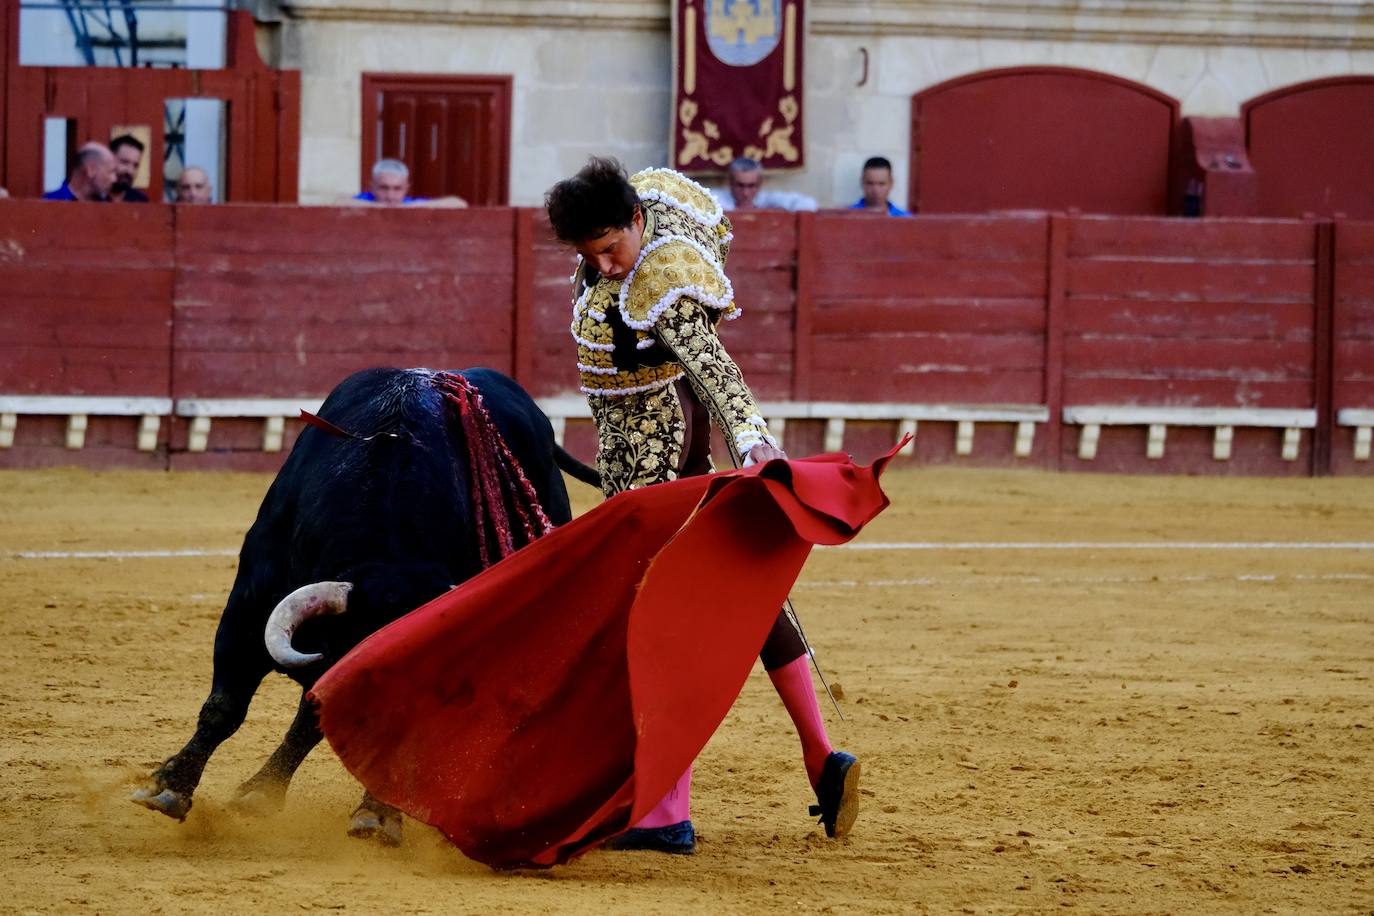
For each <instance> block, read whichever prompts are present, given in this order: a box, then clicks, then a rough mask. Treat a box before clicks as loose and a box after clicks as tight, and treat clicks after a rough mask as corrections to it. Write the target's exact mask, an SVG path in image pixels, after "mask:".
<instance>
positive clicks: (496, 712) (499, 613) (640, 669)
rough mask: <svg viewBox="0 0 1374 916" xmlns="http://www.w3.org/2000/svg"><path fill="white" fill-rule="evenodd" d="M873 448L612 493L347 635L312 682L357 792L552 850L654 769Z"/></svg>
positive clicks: (478, 855) (624, 801)
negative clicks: (347, 643) (420, 602)
mask: <svg viewBox="0 0 1374 916" xmlns="http://www.w3.org/2000/svg"><path fill="white" fill-rule="evenodd" d="M894 452H895V449H894ZM891 456H892V453H889V454H888V455H886V456H884V457H882V458H880V459H879V460H878V461H876V462H874V463H873V466H872V467H871V468H862V467H856V466H855V465H853V464H851V463H850V462H849V460H848V459H847V458H845V457H844V456H841V455H823V456H820V457H817V458H810V459H805V460H802V461H772V462H768V463H767V464H764V465H760V466H756V467H753V468H749V469H746V470H743V471H731V472H726V473H722V474H713V475H711V476H708V477H690V478H686V479H684V480H678V481H673V482H671V483H664V484H659V485H656V486H653V487H647V488H644V489H639V490H632V491H629V492H626V493H621V494H619V495H617V496H615V497H613V498H611V499H609V500H607V501H606V502H604V503H602V504H601V505H599V506H597V507H596V508H595V509H593V510H591V511H590V512H588V513H586V514H585V515H583V516H581V517H580V518H577V519H575V520H574V521H572V522H569V523H568V524H566V525H564V526H562V527H561V528H558V529H556V530H554V531H553V532H552V533H550V534H548V535H546V536H544V537H543V538H540V539H539V540H538V541H535V542H534V543H533V544H531V545H529V546H528V547H525V548H524V549H522V550H519V551H517V552H516V553H514V554H512V555H511V556H509V557H507V558H506V559H505V560H503V561H502V562H500V563H498V564H496V565H495V566H492V567H491V568H490V569H488V570H486V571H485V572H483V573H482V574H481V575H479V576H477V577H476V578H473V579H471V580H469V581H468V582H465V583H464V584H462V585H460V586H458V587H457V588H455V589H453V590H452V591H450V592H447V593H446V594H444V595H441V596H440V597H438V598H436V599H434V600H433V601H431V602H430V603H429V604H426V605H425V606H424V607H421V608H419V609H418V610H416V611H414V612H412V613H410V614H408V615H406V616H405V617H403V618H402V619H400V620H398V621H396V622H395V623H393V624H391V625H390V626H388V627H386V628H384V629H382V630H380V631H378V632H377V633H375V634H374V635H372V636H371V637H370V638H368V639H367V640H366V641H364V642H363V643H362V644H360V645H359V646H358V647H357V648H355V649H354V650H353V651H352V652H350V653H349V654H348V655H347V656H345V657H344V658H343V659H342V660H341V661H340V662H339V663H338V664H336V665H335V666H334V667H333V668H331V669H330V670H329V671H328V673H326V674H325V676H324V677H322V678H321V679H320V680H319V682H318V683H316V685H315V688H314V690H313V691H312V694H313V697H314V699H315V700H316V702H317V703H318V704H319V712H320V727H321V729H322V730H323V731H324V734H325V736H326V737H327V738H328V739H329V742H330V744H332V745H333V747H334V750H335V751H336V752H337V753H338V755H339V759H340V760H342V761H343V764H344V766H345V767H347V768H348V770H349V771H350V772H351V773H353V775H355V776H356V777H357V778H358V779H359V780H360V781H361V782H362V783H363V785H364V786H366V787H367V789H368V791H370V792H371V793H372V794H373V795H374V796H376V797H377V798H379V799H381V800H382V801H385V802H387V803H388V804H391V805H395V806H396V807H398V808H400V809H401V810H402V811H404V812H406V813H407V814H409V815H410V816H411V817H414V818H416V819H418V820H421V821H424V822H426V823H428V824H432V825H434V826H435V827H437V828H439V829H440V830H442V831H443V832H444V833H445V834H446V835H447V836H448V837H449V838H450V839H451V840H452V841H453V842H454V843H456V844H457V845H458V847H459V848H460V849H462V851H463V852H464V853H465V854H466V855H468V856H470V857H471V858H473V859H476V860H478V861H481V862H485V863H487V864H489V865H492V866H495V867H511V866H516V865H553V864H557V863H559V862H565V861H567V860H568V859H570V858H572V857H573V856H576V855H578V854H580V853H582V852H585V851H586V850H587V849H589V848H590V847H592V846H594V845H596V844H597V843H599V842H600V841H602V840H604V839H606V838H607V837H609V836H613V835H614V834H617V833H620V832H621V831H623V830H625V829H626V828H627V827H629V826H630V825H632V824H634V823H635V822H636V821H638V820H639V819H640V818H641V817H643V816H644V814H646V813H647V812H648V811H649V809H651V808H652V807H653V806H654V805H655V804H656V803H657V802H658V801H659V799H661V798H662V797H663V796H664V795H665V794H666V793H667V791H668V790H669V789H670V788H672V786H673V784H674V783H675V782H676V781H677V779H678V777H679V776H680V775H681V774H682V772H683V771H684V770H686V768H687V765H688V764H689V763H691V762H692V760H693V759H694V758H695V757H696V756H697V754H698V753H699V752H700V751H701V749H702V747H704V746H705V744H706V742H707V740H708V739H709V738H710V737H711V734H712V733H713V732H714V731H715V730H716V727H717V726H718V725H719V724H720V722H721V720H722V719H724V717H725V714H726V712H727V711H728V710H729V708H730V705H731V704H732V703H733V702H734V701H735V698H736V697H737V696H738V694H739V691H740V688H741V687H742V686H743V685H744V680H745V678H746V677H747V676H748V674H749V671H750V669H751V668H752V667H753V664H754V659H755V658H756V657H757V655H758V652H759V648H760V647H761V646H762V645H763V641H764V637H765V636H766V635H767V633H768V630H769V628H770V627H771V626H772V624H773V620H774V618H776V617H777V615H778V608H779V607H780V606H781V605H782V602H783V600H784V598H786V596H787V593H788V591H789V589H791V587H792V584H793V583H794V582H795V581H796V577H797V575H798V574H799V573H800V572H801V568H802V563H803V562H804V561H805V560H806V556H807V554H808V553H810V551H811V547H812V545H813V544H839V543H842V542H844V541H847V540H849V539H850V538H852V537H853V536H854V535H855V534H857V533H858V531H859V529H860V528H862V527H863V525H864V524H866V523H867V522H868V521H869V520H870V519H872V518H873V517H874V516H875V515H877V514H878V513H879V512H881V511H882V510H883V509H884V508H885V507H886V506H887V498H886V497H885V496H884V495H883V493H882V490H881V489H880V488H879V486H878V475H879V474H880V473H881V472H882V468H883V466H884V465H885V464H886V463H887V461H888V460H889V459H890V458H891Z"/></svg>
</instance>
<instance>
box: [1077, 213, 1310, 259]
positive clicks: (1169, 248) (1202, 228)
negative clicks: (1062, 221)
mask: <svg viewBox="0 0 1374 916" xmlns="http://www.w3.org/2000/svg"><path fill="white" fill-rule="evenodd" d="M1070 223H1071V229H1070V232H1069V258H1070V259H1083V258H1094V257H1106V258H1130V257H1145V258H1183V259H1187V260H1198V261H1213V260H1225V259H1228V258H1239V259H1248V260H1255V261H1293V262H1300V263H1308V264H1310V263H1311V262H1312V257H1313V248H1312V229H1311V227H1310V226H1308V225H1306V224H1304V223H1299V222H1292V221H1280V220H1261V219H1206V220H1178V219H1158V218H1148V217H1140V218H1131V217H1119V216H1105V217H1103V216H1077V217H1073V218H1072V219H1071V220H1070Z"/></svg>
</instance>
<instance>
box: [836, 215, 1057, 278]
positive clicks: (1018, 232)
mask: <svg viewBox="0 0 1374 916" xmlns="http://www.w3.org/2000/svg"><path fill="white" fill-rule="evenodd" d="M816 244H817V245H818V246H819V247H820V250H821V251H824V252H825V256H826V259H827V260H835V261H843V262H844V263H845V264H846V265H850V264H852V263H854V262H856V261H861V260H862V261H871V262H875V263H877V264H886V265H889V266H890V265H891V264H892V263H893V262H896V263H913V264H920V265H921V267H922V269H925V268H926V267H928V266H929V265H930V262H931V261H966V260H979V261H1013V262H1015V261H1040V260H1043V259H1044V256H1045V251H1044V246H1045V217H1042V216H1037V217H998V216H923V217H921V218H920V219H917V220H880V219H874V218H873V217H871V216H866V215H864V214H843V213H821V214H818V215H817V217H816ZM847 272H848V271H840V273H847Z"/></svg>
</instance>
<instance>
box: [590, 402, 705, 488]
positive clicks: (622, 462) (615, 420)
mask: <svg viewBox="0 0 1374 916" xmlns="http://www.w3.org/2000/svg"><path fill="white" fill-rule="evenodd" d="M588 402H589V403H590V404H591V408H592V419H593V420H594V421H595V423H596V433H597V448H596V466H597V470H598V471H600V472H601V491H602V492H603V493H605V494H606V495H607V496H614V495H615V494H616V493H619V492H620V491H621V490H629V489H631V488H633V487H644V486H648V485H649V484H654V483H662V482H664V481H668V480H676V479H677V475H678V466H679V465H680V464H681V463H682V444H683V440H684V438H685V430H686V424H685V422H684V420H683V416H682V405H681V404H680V403H678V399H677V389H675V388H673V387H672V386H671V385H670V386H668V387H666V388H661V389H659V390H658V391H648V392H641V393H639V394H629V395H625V396H623V397H617V398H589V399H588Z"/></svg>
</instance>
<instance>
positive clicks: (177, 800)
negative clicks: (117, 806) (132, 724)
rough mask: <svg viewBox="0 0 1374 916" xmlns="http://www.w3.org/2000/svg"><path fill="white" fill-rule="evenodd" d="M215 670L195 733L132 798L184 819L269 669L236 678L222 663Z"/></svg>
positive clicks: (236, 729)
mask: <svg viewBox="0 0 1374 916" xmlns="http://www.w3.org/2000/svg"><path fill="white" fill-rule="evenodd" d="M216 669H217V670H216V672H215V679H214V682H213V684H212V686H211V688H210V696H209V697H207V698H206V700H205V703H204V704H203V705H202V706H201V708H200V718H199V720H198V721H197V723H196V733H195V735H193V736H192V737H191V740H190V741H188V742H187V743H186V746H185V747H183V748H182V749H181V750H180V751H178V752H177V753H176V754H175V755H174V756H172V757H169V758H168V759H167V760H166V761H165V762H163V764H162V766H160V767H158V768H157V769H156V770H154V771H153V773H152V775H150V776H149V777H148V784H147V785H145V786H143V787H142V788H140V789H138V790H137V791H136V792H134V794H133V796H132V798H131V800H132V801H133V802H135V803H136V804H140V805H143V806H144V807H145V808H151V809H153V810H154V811H161V812H162V813H163V814H165V815H167V816H168V817H173V818H176V819H177V820H179V821H184V820H185V819H186V814H187V812H188V811H190V810H191V796H192V795H193V794H194V793H195V791H196V786H198V785H200V777H201V774H203V773H204V772H205V765H206V764H207V763H208V762H209V761H210V755H211V754H213V753H214V752H215V749H216V748H218V747H219V746H220V745H221V744H223V743H224V741H225V740H226V739H227V738H229V736H230V735H232V734H234V732H236V731H238V729H239V726H240V725H242V724H243V720H244V718H245V717H246V716H247V715H248V704H249V703H251V702H252V700H253V693H254V692H255V691H256V690H257V688H258V684H260V683H261V682H262V679H263V677H264V676H265V675H266V673H267V672H266V670H265V669H263V670H262V671H261V672H260V673H257V674H255V675H250V676H238V677H233V676H222V675H221V672H220V670H219V669H220V666H219V665H216Z"/></svg>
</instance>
